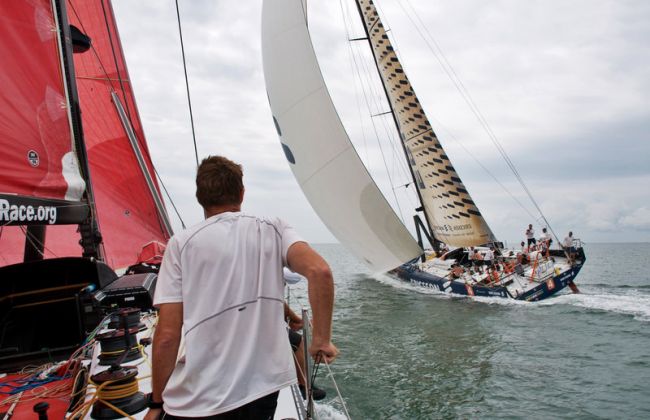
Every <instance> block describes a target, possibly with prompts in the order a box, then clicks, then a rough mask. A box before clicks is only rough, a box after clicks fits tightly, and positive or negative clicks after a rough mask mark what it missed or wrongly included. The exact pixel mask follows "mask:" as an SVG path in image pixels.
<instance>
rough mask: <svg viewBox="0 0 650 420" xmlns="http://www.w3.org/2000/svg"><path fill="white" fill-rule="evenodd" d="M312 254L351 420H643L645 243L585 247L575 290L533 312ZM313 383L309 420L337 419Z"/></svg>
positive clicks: (649, 330) (647, 309)
mask: <svg viewBox="0 0 650 420" xmlns="http://www.w3.org/2000/svg"><path fill="white" fill-rule="evenodd" d="M315 248H316V249H317V250H318V251H319V252H320V253H321V254H322V255H323V256H324V257H325V258H326V259H327V261H328V262H329V263H330V265H331V267H332V269H333V272H334V275H335V281H336V306H335V312H334V330H333V341H334V343H335V344H336V345H337V346H338V348H339V349H340V351H341V354H340V356H339V358H338V359H337V360H336V362H335V363H334V364H332V365H331V371H332V376H333V377H334V379H335V381H336V384H337V385H338V388H339V389H340V391H341V394H342V395H343V398H344V399H345V401H346V405H347V409H348V412H349V414H350V417H351V418H353V419H437V418H462V419H476V418H480V419H485V418H512V419H516V418H526V419H548V418H571V419H612V418H616V419H650V274H649V270H648V263H649V262H650V244H648V243H643V244H588V245H586V246H585V251H586V255H587V262H586V264H585V267H584V268H583V270H582V272H581V273H580V275H579V276H578V278H577V280H576V284H577V285H578V287H579V288H580V290H581V292H582V293H581V294H577V295H574V294H569V293H563V294H561V295H558V296H556V297H553V298H550V299H548V300H546V301H543V302H538V303H527V302H517V301H512V300H505V299H496V298H495V299H472V298H466V297H453V296H449V295H444V294H441V293H439V292H433V291H431V290H429V289H425V288H420V287H417V286H411V285H410V284H408V283H406V282H402V281H400V280H395V279H392V278H389V277H387V276H381V275H378V276H373V275H371V274H370V273H369V271H368V270H367V269H366V268H365V266H364V265H362V264H361V263H359V262H358V261H356V260H355V259H354V258H353V257H352V256H350V255H348V254H347V252H346V251H345V249H344V248H343V247H342V246H340V245H315ZM301 302H302V303H305V302H307V300H306V297H305V287H304V285H302V284H301V285H298V286H294V289H293V290H292V292H291V304H292V307H294V308H297V307H300V304H301ZM317 384H318V385H319V386H320V387H322V388H324V389H326V390H327V391H328V397H327V398H326V399H325V400H323V401H322V402H321V403H319V404H318V405H317V415H318V418H320V419H343V418H345V416H344V415H343V414H342V413H343V409H342V408H341V404H340V402H339V401H338V400H337V399H336V389H335V386H334V385H333V383H332V381H331V380H330V379H329V378H328V376H327V369H326V367H324V366H320V367H319V370H318V376H317Z"/></svg>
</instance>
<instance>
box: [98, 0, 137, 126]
mask: <svg viewBox="0 0 650 420" xmlns="http://www.w3.org/2000/svg"><path fill="white" fill-rule="evenodd" d="M101 4H102V12H103V13H104V23H105V24H106V33H107V34H108V43H109V44H110V45H111V54H113V64H115V71H116V72H117V78H118V80H119V81H120V90H121V91H122V97H123V98H124V104H125V105H126V114H127V115H128V117H129V122H130V123H131V125H132V126H133V121H132V118H131V109H130V107H129V101H128V100H127V98H126V89H124V81H123V80H122V74H121V72H120V65H119V64H118V62H117V54H116V53H115V45H114V42H113V35H112V34H111V27H110V25H109V23H108V15H107V14H106V6H104V0H102V1H101ZM113 23H114V22H113Z"/></svg>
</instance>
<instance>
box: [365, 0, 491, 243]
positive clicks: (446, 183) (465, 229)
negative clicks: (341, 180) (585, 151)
mask: <svg viewBox="0 0 650 420" xmlns="http://www.w3.org/2000/svg"><path fill="white" fill-rule="evenodd" d="M355 1H356V3H357V8H358V10H359V14H360V16H361V19H362V21H363V25H364V28H365V29H366V34H367V39H368V42H369V43H370V46H371V49H372V52H373V56H374V59H375V64H376V66H377V69H378V71H379V75H380V78H381V81H382V83H383V85H384V90H385V92H386V95H387V98H388V101H389V104H390V106H391V109H392V111H393V116H394V119H395V123H396V125H397V129H398V131H399V136H400V139H401V141H402V144H403V146H404V148H405V152H406V156H407V160H408V164H409V166H410V168H411V172H412V174H413V178H414V183H415V185H416V187H417V189H418V195H419V197H420V200H421V202H422V206H423V208H424V212H425V215H426V219H427V222H428V224H429V227H430V228H431V230H432V233H433V235H434V236H435V237H436V239H437V240H440V241H442V242H445V243H447V244H449V245H452V246H474V245H482V244H485V243H488V242H493V241H495V237H494V235H493V234H492V231H491V230H490V228H489V226H488V225H487V222H486V221H485V219H484V218H483V216H482V215H481V212H480V210H479V209H478V207H476V204H475V203H474V201H473V200H472V199H471V197H470V195H469V192H468V191H467V188H466V187H465V185H464V184H463V182H462V181H461V179H460V176H459V175H458V174H457V173H456V170H455V168H454V166H453V165H452V163H451V162H450V160H449V157H448V156H447V154H446V153H445V151H444V149H443V148H442V145H441V144H440V142H439V141H438V138H437V136H436V134H435V132H434V131H433V128H432V126H431V124H430V122H429V120H428V118H427V116H426V114H425V112H424V110H423V109H422V105H421V104H420V101H419V99H418V98H417V95H416V94H415V91H414V90H413V87H412V86H411V83H410V81H409V79H408V77H407V76H406V73H405V72H404V69H403V68H402V65H401V63H400V61H399V59H398V57H397V54H396V53H395V50H394V48H393V46H392V45H391V42H390V39H389V38H388V34H387V33H386V29H385V28H384V25H383V24H382V22H381V19H380V18H379V14H378V13H377V9H376V7H375V5H374V3H373V1H372V0H355Z"/></svg>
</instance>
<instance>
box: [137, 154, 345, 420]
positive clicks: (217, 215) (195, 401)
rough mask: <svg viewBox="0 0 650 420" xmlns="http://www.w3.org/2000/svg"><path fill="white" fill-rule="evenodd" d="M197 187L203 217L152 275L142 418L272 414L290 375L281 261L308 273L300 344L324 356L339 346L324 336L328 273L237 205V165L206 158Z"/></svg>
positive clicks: (276, 224) (240, 194)
mask: <svg viewBox="0 0 650 420" xmlns="http://www.w3.org/2000/svg"><path fill="white" fill-rule="evenodd" d="M196 186H197V190H196V197H197V199H198V201H199V203H200V204H201V206H202V207H203V209H204V214H205V220H204V221H203V222H201V223H199V224H197V225H195V226H193V227H191V228H189V229H187V230H184V231H182V232H180V233H178V234H177V235H175V236H174V237H172V238H171V239H170V241H169V244H168V246H167V250H166V252H165V256H164V259H163V263H162V266H161V268H160V273H159V276H158V283H157V287H156V293H155V298H154V304H155V305H156V306H157V307H158V308H159V321H158V325H157V327H156V333H155V336H154V342H153V366H152V394H151V396H150V407H151V408H150V410H149V412H148V413H147V415H146V417H145V418H146V419H147V420H153V419H158V418H163V417H164V418H165V420H168V419H169V420H174V419H179V418H180V419H183V418H194V419H196V418H198V419H221V418H240V419H272V418H273V415H274V413H275V408H276V406H277V396H278V393H279V390H280V389H282V388H284V387H286V386H288V385H290V384H293V383H295V382H296V371H295V368H294V362H293V358H292V352H291V347H290V345H289V341H288V340H287V331H286V324H285V323H284V321H283V312H284V299H283V286H284V280H283V275H282V268H283V266H288V267H289V268H291V270H292V271H295V272H297V273H299V274H302V275H303V276H305V277H306V278H307V280H308V294H309V301H310V304H311V308H312V318H313V334H312V342H311V345H310V347H309V352H310V354H311V355H312V357H316V356H318V357H322V359H324V360H325V361H326V362H328V363H331V362H332V361H333V360H334V359H335V358H336V356H337V354H338V349H337V348H336V347H335V346H334V345H333V344H332V342H331V323H332V310H333V303H334V282H333V278H332V273H331V271H330V268H329V266H328V264H327V263H326V262H325V260H323V258H322V257H321V256H320V255H319V254H318V253H316V252H315V251H314V250H313V249H312V248H311V247H310V246H309V245H308V244H307V243H306V242H304V241H303V240H302V239H301V238H300V236H299V235H298V234H297V233H296V231H295V230H294V229H293V228H291V227H290V226H289V225H288V224H287V223H285V222H284V221H282V220H280V219H278V218H261V217H255V216H252V215H249V214H245V213H242V212H241V203H242V201H243V198H244V186H243V182H242V168H241V166H240V165H238V164H236V163H233V162H232V161H230V160H228V159H226V158H224V157H219V156H213V157H208V158H206V159H204V160H203V162H202V163H201V165H200V166H199V168H198V172H197V175H196ZM181 334H183V338H184V346H183V352H182V354H180V355H179V354H178V349H179V344H180V341H181ZM177 355H178V357H177ZM161 403H162V404H161ZM160 406H162V408H160ZM163 409H164V413H163ZM163 414H164V415H163Z"/></svg>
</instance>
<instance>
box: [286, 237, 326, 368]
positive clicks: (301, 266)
mask: <svg viewBox="0 0 650 420" xmlns="http://www.w3.org/2000/svg"><path fill="white" fill-rule="evenodd" d="M287 262H288V264H289V268H291V270H293V271H295V272H296V273H299V274H302V275H303V276H305V277H306V278H307V290H308V293H309V304H310V305H311V310H312V316H313V333H312V335H313V337H312V342H311V345H310V346H309V352H310V353H311V355H312V356H313V357H316V356H317V354H318V353H322V354H323V356H324V357H325V360H326V361H327V362H328V363H329V362H331V361H333V360H334V358H336V355H337V354H338V349H337V348H336V346H334V344H332V342H331V339H332V311H333V308H334V279H333V277H332V271H331V270H330V267H329V265H328V264H327V262H326V261H325V260H324V259H323V257H321V256H320V255H319V254H318V253H317V252H316V251H314V250H313V249H312V248H311V247H310V246H309V245H308V244H307V243H306V242H296V243H294V244H293V245H291V247H289V251H288V252H287Z"/></svg>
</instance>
